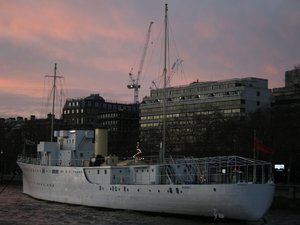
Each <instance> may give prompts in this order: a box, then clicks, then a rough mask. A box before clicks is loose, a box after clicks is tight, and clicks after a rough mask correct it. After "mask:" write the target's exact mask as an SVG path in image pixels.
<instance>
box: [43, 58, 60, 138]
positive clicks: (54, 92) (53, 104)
mask: <svg viewBox="0 0 300 225" xmlns="http://www.w3.org/2000/svg"><path fill="white" fill-rule="evenodd" d="M56 65H57V64H56V63H54V75H46V77H51V78H53V86H52V90H53V95H52V115H51V135H50V140H51V142H52V141H53V133H54V111H55V94H56V79H57V78H63V77H62V76H57V75H56V72H57V66H56Z"/></svg>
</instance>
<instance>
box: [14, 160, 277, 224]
mask: <svg viewBox="0 0 300 225" xmlns="http://www.w3.org/2000/svg"><path fill="white" fill-rule="evenodd" d="M18 164H19V166H20V168H21V169H22V171H23V192H24V193H26V194H28V195H30V196H32V197H34V198H37V199H43V200H47V201H55V202H61V203H70V204H78V205H86V206H93V207H105V208H111V209H126V210H137V211H147V212H159V213H174V214H185V215H196V216H208V217H221V218H223V217H224V218H231V219H240V220H258V219H260V218H261V217H263V215H264V214H265V213H266V212H267V210H268V209H269V208H270V206H271V204H272V200H273V195H274V184H272V183H264V184H253V183H246V182H244V183H229V184H154V185H153V184H141V185H138V184H120V183H119V184H105V182H104V183H101V182H91V180H89V178H88V176H89V173H90V172H92V170H96V169H97V167H65V166H61V167H60V166H41V165H34V164H27V163H23V162H18ZM99 168H100V167H99ZM53 171H55V173H53ZM98 173H99V172H98ZM100 179H101V178H100Z"/></svg>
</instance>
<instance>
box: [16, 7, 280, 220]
mask: <svg viewBox="0 0 300 225" xmlns="http://www.w3.org/2000/svg"><path fill="white" fill-rule="evenodd" d="M167 10H168V8H167V5H166V7H165V18H167ZM164 75H165V76H166V68H165V69H164ZM165 80H166V79H165ZM54 82H55V76H54ZM54 86H55V83H54ZM164 102H165V101H164ZM163 105H164V106H163V107H165V104H163ZM53 106H54V104H53ZM164 111H165V110H164ZM163 124H164V126H163V128H164V129H163V132H162V133H163V135H162V136H163V138H165V128H166V126H165V121H164V122H163ZM51 132H53V135H52V134H51V139H52V136H54V138H55V139H56V141H53V140H51V141H50V142H46V141H45V142H40V143H39V144H38V145H37V156H36V157H28V156H26V155H21V156H19V157H18V160H17V163H18V165H19V167H20V168H21V170H22V176H23V192H24V193H25V194H27V195H29V196H31V197H33V198H36V199H41V200H46V201H53V202H60V203H67V204H76V205H84V206H91V207H101V208H109V209H117V210H135V211H143V212H152V213H153V212H154V213H167V214H176V215H191V216H204V217H213V218H215V219H217V218H228V219H237V220H247V221H257V220H259V219H261V218H263V216H264V215H265V214H266V213H267V211H268V210H269V208H270V207H271V204H272V201H273V196H274V190H275V185H274V182H273V180H272V164H271V163H270V162H266V161H262V160H258V159H255V158H245V157H241V156H235V155H232V156H215V157H203V158H195V157H171V156H170V157H165V144H166V143H165V141H163V142H162V144H161V149H160V154H159V155H158V156H148V157H146V156H143V155H142V151H141V149H140V146H139V145H137V148H136V150H134V151H136V154H134V155H133V156H130V157H129V158H127V159H120V158H118V157H117V156H116V155H110V154H108V141H107V137H108V131H107V129H105V128H96V129H94V130H56V131H54V130H53V126H52V129H51Z"/></svg>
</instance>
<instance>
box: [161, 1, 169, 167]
mask: <svg viewBox="0 0 300 225" xmlns="http://www.w3.org/2000/svg"><path fill="white" fill-rule="evenodd" d="M168 38H169V37H168V4H165V43H164V44H165V46H164V69H163V77H164V87H163V141H162V152H161V159H160V160H161V163H164V162H165V152H166V100H167V97H166V87H167V53H168Z"/></svg>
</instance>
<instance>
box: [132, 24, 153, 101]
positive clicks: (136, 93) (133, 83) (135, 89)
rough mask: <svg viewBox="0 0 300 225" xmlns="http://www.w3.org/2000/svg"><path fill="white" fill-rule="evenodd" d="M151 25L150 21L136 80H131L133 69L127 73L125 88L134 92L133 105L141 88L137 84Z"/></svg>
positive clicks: (137, 99)
mask: <svg viewBox="0 0 300 225" xmlns="http://www.w3.org/2000/svg"><path fill="white" fill-rule="evenodd" d="M152 24H153V22H152V21H151V22H150V25H149V28H148V31H147V35H146V41H145V46H144V49H143V52H142V58H141V61H140V64H139V70H138V72H137V76H136V78H133V74H132V71H133V68H131V70H130V72H129V84H128V85H127V88H128V89H133V90H134V98H133V101H134V103H139V88H140V87H141V85H140V84H139V79H140V76H141V73H142V70H143V65H144V61H145V57H146V53H147V49H148V44H149V40H150V33H151V27H152Z"/></svg>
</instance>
